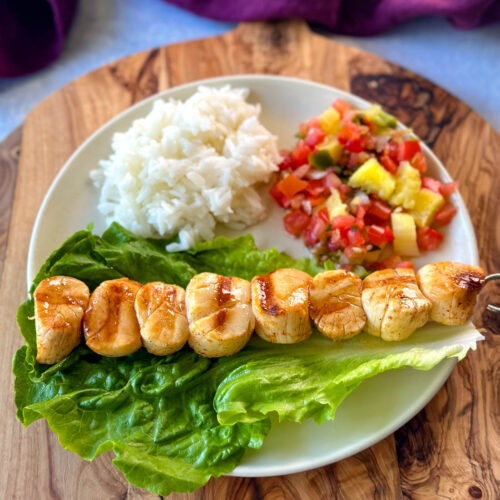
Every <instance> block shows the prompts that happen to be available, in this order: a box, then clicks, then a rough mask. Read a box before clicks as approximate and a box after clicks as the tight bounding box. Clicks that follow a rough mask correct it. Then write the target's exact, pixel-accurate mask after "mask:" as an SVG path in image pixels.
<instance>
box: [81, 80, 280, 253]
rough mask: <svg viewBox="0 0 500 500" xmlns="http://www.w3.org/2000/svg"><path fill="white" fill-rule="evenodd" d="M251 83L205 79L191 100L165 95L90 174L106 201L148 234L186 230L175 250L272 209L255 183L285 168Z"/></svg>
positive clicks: (116, 215) (126, 222) (110, 210)
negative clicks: (219, 84)
mask: <svg viewBox="0 0 500 500" xmlns="http://www.w3.org/2000/svg"><path fill="white" fill-rule="evenodd" d="M247 96H248V89H244V88H236V89H232V88H231V87H229V86H226V87H223V88H220V89H216V88H212V87H203V86H202V87H199V88H198V91H197V92H196V94H194V95H193V96H191V97H190V98H189V99H188V100H187V101H185V102H181V101H177V100H173V99H171V100H169V101H167V102H165V101H163V100H157V101H155V102H154V104H153V108H152V110H151V112H150V113H149V114H148V115H147V116H146V117H145V118H141V119H138V120H135V121H134V122H133V124H132V126H131V127H130V128H129V129H128V130H127V131H126V132H124V133H116V134H115V135H114V136H113V140H112V149H113V153H112V154H111V155H110V157H109V158H108V159H107V160H102V161H100V162H99V165H100V168H98V169H96V170H93V171H92V172H91V174H90V177H91V179H92V180H93V181H94V183H95V185H96V186H97V187H99V188H100V189H101V193H100V199H99V204H98V209H99V211H100V212H102V213H103V214H104V215H105V216H106V220H107V223H108V224H109V223H111V222H112V221H116V222H118V223H120V224H121V225H123V226H124V227H126V228H127V229H129V230H130V231H132V232H133V233H134V234H137V235H139V236H144V237H156V236H171V235H174V234H178V235H179V240H180V241H179V243H172V244H170V245H167V250H169V251H180V250H187V249H189V248H191V247H192V246H193V245H194V244H195V243H197V242H199V241H204V240H209V239H212V238H213V237H214V229H215V225H216V223H223V224H227V225H228V226H230V227H231V228H235V229H242V228H244V227H246V226H249V225H251V224H254V223H256V222H258V221H259V220H261V219H262V218H263V217H264V215H265V210H264V205H263V204H262V202H261V200H260V197H259V195H258V194H257V191H256V190H255V188H254V186H255V184H256V183H259V182H267V181H268V180H269V177H270V175H271V173H272V172H274V171H275V170H277V166H276V164H277V163H278V161H279V153H278V148H277V139H276V137H275V136H273V135H272V134H271V133H270V132H269V131H268V130H267V129H266V128H265V127H264V126H263V125H262V124H261V123H260V122H259V114H260V106H259V105H252V104H249V103H247V102H246V98H247Z"/></svg>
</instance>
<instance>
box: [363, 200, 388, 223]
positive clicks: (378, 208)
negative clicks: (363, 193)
mask: <svg viewBox="0 0 500 500" xmlns="http://www.w3.org/2000/svg"><path fill="white" fill-rule="evenodd" d="M391 211H392V209H391V207H389V205H388V204H387V203H386V202H385V201H382V200H373V201H372V203H371V204H370V206H369V207H368V208H367V210H366V213H367V214H369V215H372V216H373V217H376V218H377V219H378V220H380V221H387V220H389V219H390V218H391Z"/></svg>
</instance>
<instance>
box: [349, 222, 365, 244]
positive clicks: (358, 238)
mask: <svg viewBox="0 0 500 500" xmlns="http://www.w3.org/2000/svg"><path fill="white" fill-rule="evenodd" d="M347 239H348V240H349V244H350V245H352V246H354V247H360V246H361V245H363V244H364V243H365V239H364V238H363V235H362V234H361V231H360V230H359V229H358V228H357V227H351V229H349V231H347Z"/></svg>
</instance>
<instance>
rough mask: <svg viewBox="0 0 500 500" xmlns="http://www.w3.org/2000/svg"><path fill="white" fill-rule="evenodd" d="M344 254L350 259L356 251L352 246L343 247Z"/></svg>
mask: <svg viewBox="0 0 500 500" xmlns="http://www.w3.org/2000/svg"><path fill="white" fill-rule="evenodd" d="M344 255H345V256H346V257H347V258H348V259H352V258H353V257H354V256H355V255H356V252H355V250H354V248H353V247H345V248H344Z"/></svg>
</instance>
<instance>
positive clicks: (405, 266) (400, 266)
mask: <svg viewBox="0 0 500 500" xmlns="http://www.w3.org/2000/svg"><path fill="white" fill-rule="evenodd" d="M413 268H414V266H413V262H411V261H409V260H402V261H401V262H399V263H398V264H396V269H413Z"/></svg>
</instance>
